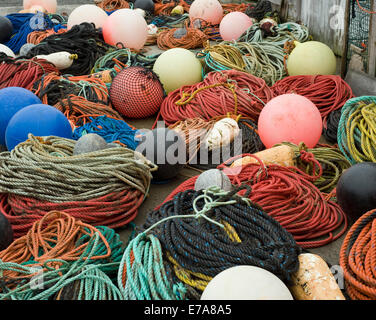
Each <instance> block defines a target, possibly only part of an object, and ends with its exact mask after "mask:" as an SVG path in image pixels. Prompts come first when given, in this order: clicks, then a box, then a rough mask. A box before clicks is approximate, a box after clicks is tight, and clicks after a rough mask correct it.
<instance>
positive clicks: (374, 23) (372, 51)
mask: <svg viewBox="0 0 376 320" xmlns="http://www.w3.org/2000/svg"><path fill="white" fill-rule="evenodd" d="M372 11H376V3H375V1H373V3H372ZM368 47H369V55H368V69H369V70H368V73H369V75H370V76H372V77H375V76H376V14H373V15H372V17H371V23H370V31H369V41H368Z"/></svg>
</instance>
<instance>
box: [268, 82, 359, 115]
mask: <svg viewBox="0 0 376 320" xmlns="http://www.w3.org/2000/svg"><path fill="white" fill-rule="evenodd" d="M272 90H273V92H274V94H275V95H276V96H278V95H282V94H288V93H295V94H299V95H302V96H304V97H306V98H308V99H309V100H311V101H312V102H313V103H314V104H315V105H316V106H317V108H318V109H319V111H320V113H321V116H322V118H323V119H324V121H325V120H326V118H327V116H328V115H329V114H330V113H331V112H333V111H335V110H337V109H340V108H342V107H343V106H344V105H345V103H346V101H347V100H349V99H351V98H353V97H354V94H353V92H352V89H351V87H350V86H349V85H348V84H347V83H346V82H345V81H344V80H343V79H342V78H341V77H340V76H331V75H329V76H323V75H318V76H289V77H286V78H284V79H282V80H279V81H277V82H276V83H275V84H274V85H273V87H272Z"/></svg>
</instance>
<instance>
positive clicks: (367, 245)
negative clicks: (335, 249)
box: [340, 210, 376, 300]
mask: <svg viewBox="0 0 376 320" xmlns="http://www.w3.org/2000/svg"><path fill="white" fill-rule="evenodd" d="M340 265H341V267H342V270H343V272H344V277H345V283H346V291H347V293H348V294H349V296H350V298H351V299H353V300H376V210H372V211H369V212H367V213H366V214H364V215H363V216H362V217H361V218H360V219H359V220H358V221H357V222H356V223H355V224H354V225H353V226H352V227H351V229H350V231H349V232H348V233H347V235H346V238H345V240H344V242H343V244H342V247H341V251H340Z"/></svg>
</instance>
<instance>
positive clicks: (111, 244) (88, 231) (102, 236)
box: [0, 212, 123, 300]
mask: <svg viewBox="0 0 376 320" xmlns="http://www.w3.org/2000/svg"><path fill="white" fill-rule="evenodd" d="M122 253H123V250H122V242H121V241H120V238H119V235H118V234H116V233H115V232H114V231H113V230H111V229H109V228H106V227H99V228H94V227H92V226H90V225H88V224H85V223H83V222H81V221H79V220H75V219H74V218H73V217H71V216H70V215H68V214H66V213H63V212H50V213H48V214H47V215H45V216H44V217H43V218H42V219H41V220H40V221H37V222H35V223H34V224H33V226H32V227H31V228H30V230H29V231H28V233H27V234H26V235H25V236H23V237H21V238H19V239H17V240H15V241H14V242H13V243H12V244H11V245H10V246H9V247H8V248H7V249H6V250H4V251H2V252H0V274H1V280H0V299H1V300H10V299H13V300H46V299H51V298H55V299H56V298H57V299H59V298H60V297H61V294H62V291H63V290H64V289H65V288H67V287H69V286H70V285H71V284H73V283H75V282H78V288H77V290H72V291H73V292H71V294H72V295H76V297H75V299H76V300H77V299H78V300H80V299H85V300H97V299H98V300H102V299H109V298H111V299H119V298H121V294H120V292H119V290H118V289H117V288H116V286H115V285H114V284H113V283H112V280H111V278H112V277H113V275H114V274H116V271H117V269H118V266H119V261H120V259H121V256H122ZM42 272H43V273H42ZM40 275H42V279H41V278H40ZM38 277H39V279H38ZM35 278H37V279H35ZM33 279H34V280H37V282H38V280H39V281H41V280H42V281H43V287H42V288H40V287H38V288H33V287H32V286H31V284H32V281H33ZM37 284H38V283H36V285H37ZM34 285H35V284H34ZM71 289H72V288H71ZM72 300H73V298H72Z"/></svg>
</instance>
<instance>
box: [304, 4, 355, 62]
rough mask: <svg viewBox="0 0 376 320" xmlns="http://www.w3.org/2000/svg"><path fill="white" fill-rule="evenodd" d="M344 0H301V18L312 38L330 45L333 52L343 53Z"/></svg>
mask: <svg viewBox="0 0 376 320" xmlns="http://www.w3.org/2000/svg"><path fill="white" fill-rule="evenodd" d="M346 2H347V1H346V0H327V1H317V0H302V7H301V20H302V22H303V23H304V24H305V25H306V26H307V27H308V28H309V29H310V32H311V34H312V35H313V38H314V39H315V40H317V41H321V42H323V43H326V44H327V45H328V46H330V47H331V48H332V49H333V51H334V53H335V54H337V55H339V56H341V55H342V53H343V45H344V41H343V37H344V20H345V11H346Z"/></svg>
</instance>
